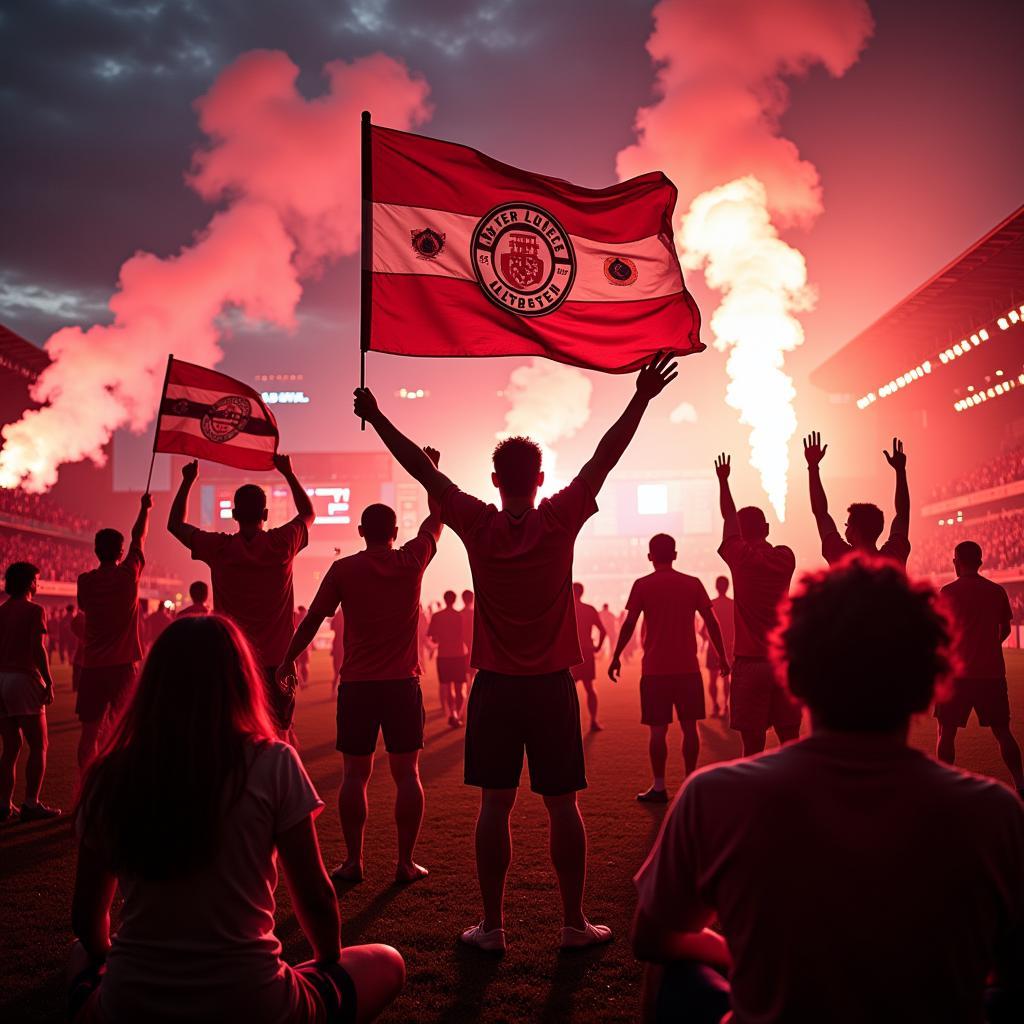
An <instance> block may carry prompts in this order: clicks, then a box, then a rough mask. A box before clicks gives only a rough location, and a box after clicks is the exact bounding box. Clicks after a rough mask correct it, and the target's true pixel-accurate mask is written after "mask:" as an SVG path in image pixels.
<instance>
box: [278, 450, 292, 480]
mask: <svg viewBox="0 0 1024 1024" xmlns="http://www.w3.org/2000/svg"><path fill="white" fill-rule="evenodd" d="M274 469H276V470H277V471H278V473H280V474H281V475H282V476H288V475H289V474H290V473H291V471H292V457H291V456H290V455H282V454H281V453H280V452H275V453H274Z"/></svg>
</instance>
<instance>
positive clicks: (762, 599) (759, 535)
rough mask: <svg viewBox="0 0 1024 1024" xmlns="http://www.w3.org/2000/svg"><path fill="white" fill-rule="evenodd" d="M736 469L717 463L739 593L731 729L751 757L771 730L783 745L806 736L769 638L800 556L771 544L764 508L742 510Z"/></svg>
mask: <svg viewBox="0 0 1024 1024" xmlns="http://www.w3.org/2000/svg"><path fill="white" fill-rule="evenodd" d="M730 467H731V460H730V458H729V456H728V455H724V454H723V455H720V456H719V457H718V458H717V459H716V460H715V473H716V474H717V475H718V489H719V505H720V508H721V512H722V520H723V524H722V543H721V546H720V547H719V549H718V553H719V554H720V555H721V556H722V560H723V561H724V562H725V564H726V565H727V566H729V569H730V570H731V572H732V584H733V587H734V588H735V591H736V600H735V603H734V606H733V611H734V617H735V624H736V654H735V660H734V661H733V666H732V693H731V699H730V706H729V726H730V728H732V729H735V730H736V731H737V732H738V733H739V734H740V737H741V738H742V740H743V755H744V757H749V756H750V755H751V754H757V753H759V752H760V751H762V750H764V745H765V737H766V735H767V733H768V730H769V729H774V730H775V734H776V735H777V736H778V737H779V742H780V743H785V742H786V741H787V740H791V739H795V738H796V736H798V735H799V733H800V706H799V705H798V704H797V703H796V702H795V701H794V700H793V699H792V698H791V697H790V695H789V694H788V693H787V692H786V690H785V688H784V687H783V686H781V685H780V683H779V681H778V680H777V679H776V677H775V672H774V670H773V669H772V666H771V662H770V661H769V660H768V638H769V636H770V635H771V633H772V630H773V629H774V628H775V626H776V624H777V622H778V614H777V609H778V605H779V602H780V601H781V600H782V599H783V598H784V597H785V596H786V595H787V594H788V593H789V584H790V581H791V580H792V579H793V573H794V572H795V571H796V558H795V556H794V555H793V552H792V551H791V550H790V549H789V548H787V547H785V546H784V545H782V544H780V545H777V546H773V545H771V544H769V543H768V520H767V519H766V518H765V515H764V512H762V511H761V509H759V508H756V507H754V506H753V505H750V506H747V507H746V508H741V509H740V510H739V511H738V512H737V511H736V502H735V501H733V497H732V491H731V490H730V488H729V471H730Z"/></svg>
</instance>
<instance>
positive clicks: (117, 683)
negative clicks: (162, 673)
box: [75, 662, 135, 723]
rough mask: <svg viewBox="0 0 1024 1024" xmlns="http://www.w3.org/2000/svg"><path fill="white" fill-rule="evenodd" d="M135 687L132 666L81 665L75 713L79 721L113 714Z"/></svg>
mask: <svg viewBox="0 0 1024 1024" xmlns="http://www.w3.org/2000/svg"><path fill="white" fill-rule="evenodd" d="M134 689H135V665H134V663H132V662H129V663H128V664H127V665H102V666H96V667H92V668H84V667H83V668H82V670H81V672H80V673H79V676H78V695H77V696H76V698H75V714H76V715H78V719H79V721H81V722H86V723H92V722H99V721H102V720H103V716H104V715H106V714H107V713H108V710H109V713H110V715H111V716H112V717H113V716H116V715H118V714H120V712H121V709H122V708H123V707H124V706H125V704H126V703H127V702H128V700H129V698H130V697H131V695H132V692H133V690H134Z"/></svg>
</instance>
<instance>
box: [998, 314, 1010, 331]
mask: <svg viewBox="0 0 1024 1024" xmlns="http://www.w3.org/2000/svg"><path fill="white" fill-rule="evenodd" d="M996 323H997V324H999V330H1001V331H1006V330H1009V328H1010V321H1009V320H1007V319H1006V317H1005V316H1001V317H1000V318H999V319H998V320H997V321H996Z"/></svg>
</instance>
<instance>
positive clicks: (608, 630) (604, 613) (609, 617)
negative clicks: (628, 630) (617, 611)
mask: <svg viewBox="0 0 1024 1024" xmlns="http://www.w3.org/2000/svg"><path fill="white" fill-rule="evenodd" d="M597 614H598V615H599V616H600V617H601V625H602V626H604V632H605V635H606V636H607V638H608V654H609V655H611V653H612V651H614V650H615V640H616V638H617V637H618V635H619V627H618V623H617V622H616V620H615V615H614V614H613V613H612V610H611V609H610V608H609V607H608V605H607V604H603V605H601V610H600V611H599V612H598V613H597Z"/></svg>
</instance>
